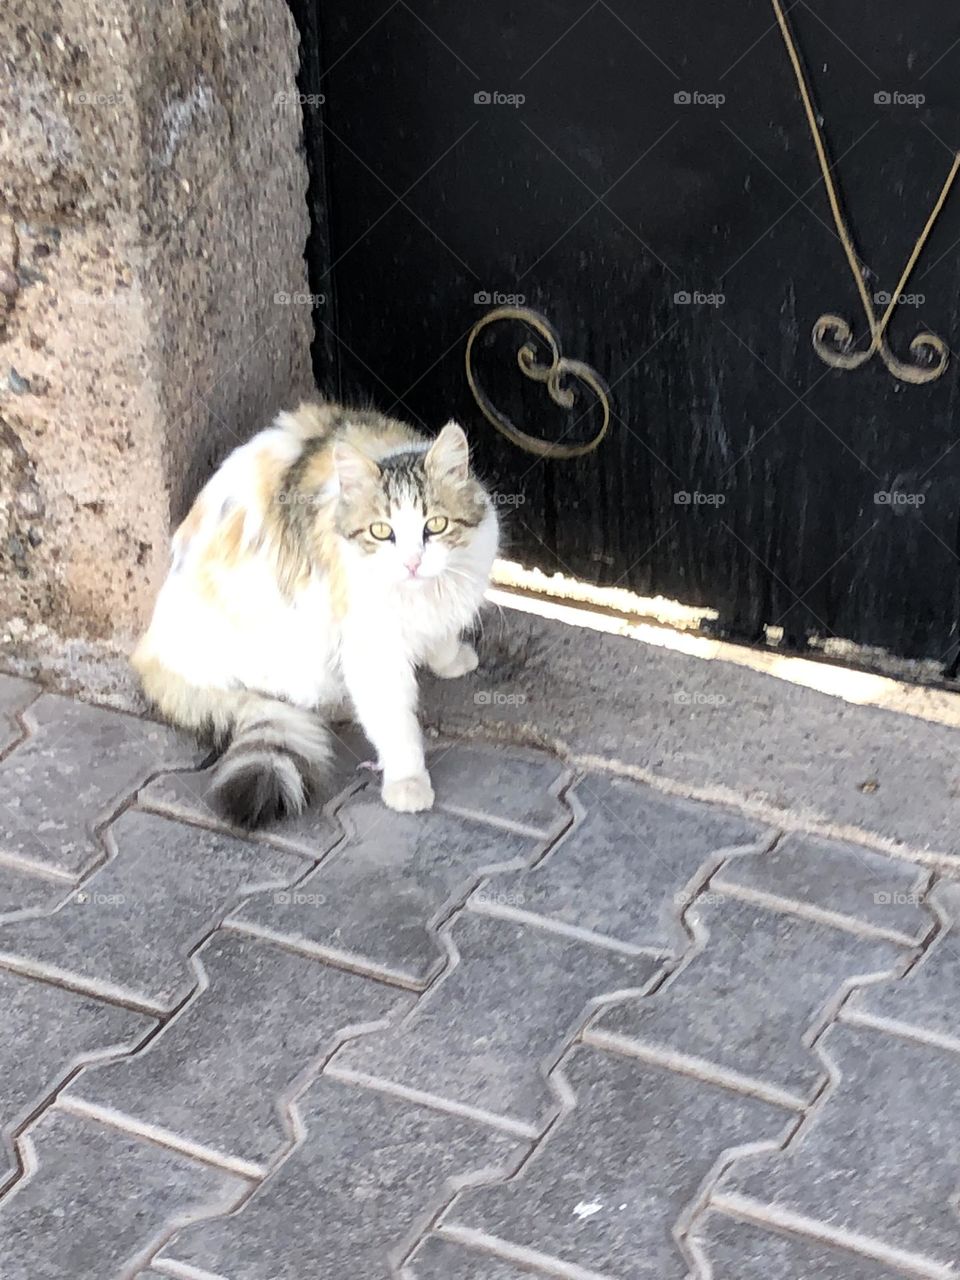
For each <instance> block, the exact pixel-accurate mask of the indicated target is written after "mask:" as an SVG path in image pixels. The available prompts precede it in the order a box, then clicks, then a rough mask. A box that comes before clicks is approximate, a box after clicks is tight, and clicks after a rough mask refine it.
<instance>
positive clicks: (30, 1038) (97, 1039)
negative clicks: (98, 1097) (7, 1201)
mask: <svg viewBox="0 0 960 1280" xmlns="http://www.w3.org/2000/svg"><path fill="white" fill-rule="evenodd" d="M0 1011H2V1012H0V1028H2V1034H0V1136H2V1137H3V1139H4V1141H3V1143H0V1183H3V1182H4V1181H5V1180H6V1175H7V1174H8V1173H9V1172H10V1170H11V1169H12V1168H13V1167H14V1165H13V1161H12V1159H11V1157H10V1153H9V1142H10V1138H11V1135H12V1133H13V1132H14V1130H15V1129H16V1128H17V1126H18V1125H20V1124H22V1123H23V1122H24V1120H26V1119H27V1118H28V1116H29V1115H30V1113H31V1111H33V1110H34V1108H35V1107H37V1106H38V1104H40V1103H41V1102H42V1101H43V1100H44V1099H45V1098H46V1097H48V1096H49V1095H50V1094H51V1093H52V1091H53V1090H55V1089H56V1088H57V1086H58V1085H60V1084H61V1083H62V1082H63V1081H65V1080H66V1079H67V1077H68V1076H69V1074H70V1072H71V1071H72V1070H73V1069H74V1068H75V1067H77V1066H78V1065H79V1064H80V1063H81V1062H83V1061H86V1060H88V1059H90V1058H92V1057H95V1056H98V1055H101V1054H107V1053H121V1052H123V1051H124V1050H126V1051H129V1050H131V1049H133V1048H135V1047H136V1045H137V1044H138V1043H139V1042H140V1041H141V1040H142V1039H143V1037H144V1036H145V1035H146V1034H147V1033H148V1032H149V1031H150V1030H151V1028H152V1027H153V1026H155V1025H156V1024H155V1021H154V1019H153V1018H149V1017H146V1016H144V1015H143V1014H140V1013H133V1012H131V1011H130V1010H129V1009H122V1008H119V1007H118V1006H116V1005H111V1004H106V1003H104V1002H103V1001H101V1000H94V999H91V998H90V997H89V996H82V995H77V994H76V993H74V992H72V991H66V990H64V988H63V987H55V986H51V985H50V984H49V983H46V982H36V981H34V980H33V979H31V978H25V977H23V976H21V975H20V974H15V973H8V972H6V971H4V970H2V969H0ZM5 1148H7V1149H5ZM2 1274H3V1271H2V1267H0V1275H2Z"/></svg>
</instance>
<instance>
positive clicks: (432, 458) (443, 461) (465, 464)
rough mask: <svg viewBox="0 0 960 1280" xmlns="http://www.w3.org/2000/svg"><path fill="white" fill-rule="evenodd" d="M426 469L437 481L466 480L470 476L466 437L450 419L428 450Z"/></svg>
mask: <svg viewBox="0 0 960 1280" xmlns="http://www.w3.org/2000/svg"><path fill="white" fill-rule="evenodd" d="M427 467H428V468H429V469H430V471H432V472H433V474H434V475H435V476H437V478H438V479H449V480H466V478H467V476H468V475H469V474H470V446H469V445H468V444H467V435H466V432H465V431H464V429H463V427H461V426H460V424H459V423H458V422H454V421H453V419H452V418H451V420H450V421H449V422H448V423H447V425H446V426H445V427H444V428H443V430H442V431H441V432H440V434H439V435H438V436H437V438H436V440H434V442H433V444H432V445H431V446H430V448H429V449H428V451H427Z"/></svg>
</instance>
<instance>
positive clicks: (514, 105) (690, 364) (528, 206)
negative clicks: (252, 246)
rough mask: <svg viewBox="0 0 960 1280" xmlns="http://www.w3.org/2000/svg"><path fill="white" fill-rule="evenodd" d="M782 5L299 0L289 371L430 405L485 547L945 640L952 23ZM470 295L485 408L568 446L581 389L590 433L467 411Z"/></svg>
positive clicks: (750, 606)
mask: <svg viewBox="0 0 960 1280" xmlns="http://www.w3.org/2000/svg"><path fill="white" fill-rule="evenodd" d="M783 3H784V7H785V9H786V13H785V14H783V13H782V12H781V10H780V8H779V4H778V3H775V0H740V2H739V3H738V4H736V5H720V4H713V3H707V0H699V2H697V0H675V2H674V3H673V4H670V5H662V4H659V3H658V4H654V3H652V0H633V3H632V4H626V3H623V2H622V0H617V2H614V3H607V0H596V2H595V3H593V4H590V3H589V0H576V2H575V0H527V3H524V4H522V5H521V4H517V3H514V2H508V0H484V3H483V4H475V5H468V4H465V3H464V2H463V0H459V3H442V2H441V0H395V2H393V3H391V0H298V3H297V6H296V9H297V16H298V19H299V21H300V23H301V29H302V31H303V34H304V42H305V57H304V70H303V76H302V83H301V88H302V89H303V91H304V93H307V94H311V93H312V94H314V95H321V94H322V96H323V98H324V101H323V103H322V105H316V106H311V105H308V106H307V108H306V110H305V119H306V129H307V139H306V141H307V147H308V154H309V157H310V161H311V167H312V197H311V198H312V204H313V216H314V234H313V240H312V245H311V273H312V281H313V289H314V291H315V292H316V293H318V294H320V293H322V294H324V295H325V298H326V301H325V303H324V304H323V305H321V306H319V307H318V308H317V310H316V322H317V334H318V337H317V349H316V365H317V376H318V381H319V383H320V385H321V386H322V387H324V388H325V389H327V390H329V391H331V392H334V393H338V394H340V395H342V396H344V397H346V398H350V399H368V400H369V399H372V400H373V401H374V402H375V403H376V404H377V405H378V406H380V407H381V408H383V409H386V410H392V411H394V412H395V413H397V414H399V415H401V416H406V417H408V418H409V419H411V420H413V421H417V422H420V423H423V424H425V425H427V426H430V427H432V428H433V427H436V426H438V425H439V424H441V423H442V422H443V421H445V419H446V418H447V417H449V416H451V415H454V416H457V417H459V418H460V419H461V421H463V423H464V424H465V425H466V426H467V428H468V430H469V431H470V432H471V434H472V436H473V439H474V441H475V444H476V450H477V454H478V456H479V459H480V461H481V466H482V469H483V470H484V472H485V473H486V475H487V476H488V477H489V479H490V481H491V483H492V484H493V485H494V486H495V487H496V489H497V490H498V491H499V492H500V493H501V495H503V501H504V506H505V508H506V507H509V510H510V515H509V518H508V521H507V523H508V536H509V542H510V545H509V548H508V550H509V553H510V554H512V555H513V556H514V558H517V559H520V560H522V561H524V562H526V563H528V564H537V565H540V566H541V567H543V568H546V569H548V570H554V569H560V570H562V571H564V572H567V573H570V574H572V575H575V576H578V577H581V578H587V579H589V580H591V581H594V582H596V583H600V584H613V583H616V584H619V585H622V586H626V587H630V588H632V589H634V590H636V591H638V592H640V593H642V594H645V595H654V594H663V595H666V596H669V597H674V598H678V599H680V600H682V601H684V602H685V603H689V604H695V605H706V606H711V607H713V608H715V609H717V610H719V617H720V624H721V627H722V629H723V631H724V632H725V633H726V634H728V635H732V636H736V637H739V638H747V639H754V638H758V637H759V636H760V635H761V633H762V629H763V627H764V625H765V624H775V625H778V626H781V627H783V629H784V633H785V636H786V639H787V642H788V643H790V644H792V645H794V646H797V647H802V646H803V645H804V644H805V643H807V642H808V641H809V640H811V639H812V638H815V637H819V638H820V639H821V640H822V639H824V638H826V637H830V636H838V637H841V638H844V639H848V640H851V641H855V642H858V643H860V644H867V645H879V646H883V647H885V648H887V649H890V650H892V651H894V652H896V653H898V654H902V655H906V656H922V657H928V658H934V659H940V658H943V659H945V660H946V661H949V660H950V658H952V656H953V653H954V648H953V645H954V640H955V637H956V631H957V614H958V598H957V585H958V578H957V566H958V559H957V550H958V525H957V516H958V501H957V499H958V478H960V448H954V445H955V443H956V442H957V439H958V437H957V433H956V428H955V422H956V420H957V404H956V401H957V372H958V368H960V364H958V357H957V356H956V355H954V353H953V352H954V350H960V307H958V305H957V298H958V293H960V288H958V286H960V272H958V262H957V257H958V243H960V182H958V183H957V186H956V187H954V186H953V185H952V178H953V176H954V175H955V169H954V165H955V153H956V150H957V148H958V146H960V116H958V108H960V13H958V11H957V10H956V8H955V7H954V6H948V5H946V4H945V3H943V0H915V2H914V3H913V4H912V5H909V6H908V5H905V4H903V2H902V0H896V2H895V0H848V2H847V3H846V4H844V5H842V6H838V5H834V4H829V3H827V0H810V2H809V3H807V0H792V3H791V0H783ZM318 6H319V7H318ZM781 17H782V18H783V22H782V24H781V21H780V18H781ZM791 52H793V53H795V55H796V65H795V64H794V62H793V60H792V57H791ZM805 96H806V98H807V100H808V102H809V111H808V109H807V105H806V104H805V101H804V98H805ZM817 139H819V140H820V142H821V143H822V146H823V160H822V162H821V159H820V158H819V157H818V152H817ZM823 165H826V166H827V171H828V172H829V174H830V184H828V183H827V181H826V180H825V178H824V172H823ZM831 197H832V200H831ZM834 205H835V208H834V207H833V206H834ZM928 222H929V223H930V226H929V228H927V224H928ZM925 228H927V230H928V234H927V235H926V238H925V239H924V238H923V236H922V233H924V231H925ZM847 236H849V243H847V244H845V238H846V237H847ZM915 250H919V252H918V253H915ZM911 256H916V262H915V265H914V267H913V270H912V272H911V273H910V274H909V276H908V277H907V279H906V280H905V281H904V282H903V283H902V284H901V283H900V281H901V277H902V275H903V271H904V267H905V266H906V264H907V263H908V261H909V260H910V258H911ZM854 268H857V274H855V271H854ZM858 275H859V278H860V281H861V282H862V288H861V286H860V284H859V283H858ZM898 289H899V295H902V296H899V295H897V291H898ZM888 295H897V296H898V304H897V305H895V306H894V307H893V308H892V309H891V308H890V307H889V306H888V304H887V303H886V302H885V301H884V297H885V296H888ZM500 308H506V310H507V314H506V315H502V316H501V318H499V319H497V318H494V319H493V320H492V321H491V322H490V323H488V324H486V325H485V326H484V327H483V328H482V329H481V330H480V331H479V332H478V333H476V334H475V337H474V342H473V351H472V363H473V370H474V380H475V382H476V384H477V387H478V394H479V395H480V397H481V399H484V398H485V400H484V402H485V403H486V404H487V410H488V413H491V414H495V415H497V416H499V417H500V418H501V420H502V421H503V423H504V424H505V425H507V427H508V430H509V424H513V426H514V427H516V428H517V429H518V430H519V431H521V432H524V433H526V435H527V436H530V437H535V438H536V439H538V440H541V441H547V442H551V441H552V442H558V441H559V442H561V443H562V444H563V445H566V446H570V445H577V444H588V443H589V442H590V441H591V440H592V439H593V438H594V437H595V436H596V435H597V433H598V432H599V431H600V429H601V428H602V424H603V395H604V392H603V384H606V387H608V388H609V391H608V403H609V415H610V416H609V430H608V431H607V433H606V435H605V436H604V437H603V439H602V441H601V442H600V443H599V445H598V446H597V447H596V448H594V449H592V450H591V451H587V452H583V453H581V454H579V455H578V456H575V457H557V456H547V457H543V456H540V455H539V454H537V453H532V452H529V451H527V450H526V449H524V448H521V447H518V445H517V443H515V442H512V441H511V440H509V439H508V438H506V436H505V435H503V434H501V433H499V432H498V431H497V430H495V428H494V426H493V425H491V423H490V421H488V418H487V417H486V416H485V415H484V413H483V412H482V411H481V407H480V405H479V403H478V399H477V398H476V397H475V395H474V393H473V391H472V390H471V386H470V382H469V380H468V378H467V375H466V370H465V364H464V357H465V349H466V346H467V342H468V338H469V336H470V333H471V330H472V329H473V328H474V326H475V325H476V324H477V322H478V321H480V320H481V319H482V318H483V317H485V316H487V315H488V313H490V312H491V311H499V309H500ZM518 310H519V311H520V312H522V313H525V312H527V311H531V312H533V313H535V314H536V315H537V316H542V317H544V318H545V320H546V322H547V323H548V324H549V326H551V327H552V329H553V331H554V332H555V334H556V336H557V342H558V344H559V347H560V354H561V355H562V356H563V357H565V358H570V359H573V360H579V361H582V362H584V363H585V364H586V365H587V366H589V368H588V369H587V370H585V371H582V372H583V376H584V377H585V378H586V382H584V381H582V380H580V379H578V377H577V376H575V375H576V372H577V371H576V370H575V371H574V373H570V372H567V373H566V374H564V376H562V377H559V378H556V379H554V380H552V381H551V379H549V378H547V377H546V375H545V373H544V372H543V371H542V370H544V369H545V368H546V367H549V365H550V362H551V355H552V354H555V353H551V351H550V348H549V343H548V342H547V341H546V340H545V339H544V337H543V335H542V333H540V334H539V335H538V332H537V330H536V328H531V327H530V324H529V323H527V322H525V321H524V320H523V319H522V318H511V315H512V313H513V312H514V311H518ZM887 312H889V315H887V314H885V313H887ZM868 313H869V317H870V318H869V320H868ZM536 323H537V322H536V320H535V318H534V324H536ZM845 325H847V326H849V332H848V331H847V330H846V329H845V328H844V326H845ZM815 330H816V334H815ZM525 343H526V344H529V345H530V348H531V351H532V353H533V354H532V355H530V354H529V353H528V364H531V365H532V368H527V369H523V368H521V366H520V363H518V356H517V352H518V349H519V348H521V347H522V346H523V345H524V344H525ZM538 370H541V372H540V373H539V376H538ZM590 370H594V371H596V374H597V378H598V382H597V383H596V385H595V386H592V385H588V384H592V383H593V378H592V375H591V373H590ZM531 374H532V375H533V376H531ZM564 389H567V390H568V391H573V393H574V394H573V396H572V397H567V398H570V399H572V403H571V404H569V405H567V404H564V403H562V401H563V400H564V399H565V397H564V395H563V394H562V393H563V391H564ZM551 391H552V392H553V395H551ZM598 393H599V395H598ZM558 401H561V403H558ZM521 443H522V442H521Z"/></svg>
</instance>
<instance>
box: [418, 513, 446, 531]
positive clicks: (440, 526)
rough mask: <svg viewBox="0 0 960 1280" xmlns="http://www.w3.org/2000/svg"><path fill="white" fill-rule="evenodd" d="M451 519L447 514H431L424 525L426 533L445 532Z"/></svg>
mask: <svg viewBox="0 0 960 1280" xmlns="http://www.w3.org/2000/svg"><path fill="white" fill-rule="evenodd" d="M449 523H450V521H449V520H448V519H447V517H446V516H431V517H430V519H429V520H428V521H427V523H426V524H425V525H424V526H423V531H424V533H428V534H430V533H443V531H444V529H446V527H447V525H448V524H449Z"/></svg>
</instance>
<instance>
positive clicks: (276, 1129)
mask: <svg viewBox="0 0 960 1280" xmlns="http://www.w3.org/2000/svg"><path fill="white" fill-rule="evenodd" d="M197 959H198V960H199V961H200V963H201V964H202V966H203V969H204V971H205V974H206V978H207V980H208V981H209V984H210V985H209V986H208V987H206V989H205V990H202V991H201V992H200V993H199V994H198V995H197V996H196V997H195V998H194V999H193V1000H192V1001H191V1002H190V1003H189V1004H188V1005H187V1006H186V1007H185V1008H184V1009H182V1010H181V1012H180V1013H179V1014H178V1015H177V1016H176V1017H175V1018H174V1019H173V1020H172V1021H171V1022H170V1023H169V1025H168V1026H167V1027H166V1028H165V1029H164V1030H163V1031H162V1032H161V1033H160V1035H158V1036H157V1037H155V1038H154V1039H153V1040H152V1041H151V1043H150V1045H149V1046H148V1047H147V1049H145V1050H144V1052H142V1053H140V1054H137V1055H136V1057H132V1058H126V1059H124V1060H123V1061H121V1062H115V1063H111V1064H110V1065H108V1066H104V1067H102V1068H99V1069H96V1070H88V1071H85V1072H84V1073H83V1075H82V1076H80V1077H78V1078H77V1079H76V1080H74V1081H73V1082H72V1084H71V1086H70V1088H69V1089H68V1091H67V1092H68V1094H69V1096H70V1097H71V1098H73V1099H81V1100H82V1101H83V1102H85V1103H92V1104H93V1105H94V1106H96V1107H104V1108H108V1109H110V1110H111V1111H112V1112H122V1113H124V1114H125V1115H126V1116H128V1117H132V1118H133V1119H134V1120H135V1122H138V1123H139V1122H145V1123H147V1124H150V1125H153V1126H156V1127H157V1128H159V1129H163V1130H165V1131H167V1132H168V1133H171V1134H175V1135H178V1136H179V1137H181V1138H186V1139H189V1140H190V1141H191V1142H192V1143H196V1144H199V1145H201V1146H202V1147H204V1148H206V1149H207V1150H209V1151H212V1152H214V1153H217V1154H219V1155H220V1156H225V1157H234V1158H236V1159H240V1160H244V1161H247V1162H250V1163H251V1164H253V1165H257V1164H260V1165H263V1164H265V1163H266V1162H267V1161H268V1160H269V1159H270V1158H271V1157H272V1156H274V1155H276V1154H277V1153H278V1152H280V1151H281V1150H282V1149H283V1148H284V1147H286V1146H288V1145H289V1144H290V1141H291V1138H290V1134H289V1133H288V1130H287V1128H286V1127H285V1125H284V1121H283V1117H282V1114H281V1107H280V1099H281V1098H282V1096H283V1095H284V1094H285V1093H286V1091H287V1090H288V1089H289V1087H290V1085H291V1084H292V1082H293V1081H294V1080H295V1079H296V1077H297V1076H298V1075H299V1074H300V1073H301V1072H303V1071H304V1069H306V1068H308V1067H309V1066H310V1064H311V1063H313V1062H315V1061H316V1060H317V1059H318V1058H319V1057H320V1056H321V1055H322V1054H324V1053H330V1052H332V1050H333V1049H334V1048H335V1047H336V1043H337V1032H338V1031H342V1030H345V1029H347V1028H350V1027H352V1026H355V1025H357V1024H364V1023H374V1022H377V1021H379V1020H380V1019H382V1018H384V1017H385V1016H386V1015H387V1014H388V1013H390V1012H391V1010H394V1009H397V1008H398V1006H399V1007H400V1008H403V1007H407V1006H408V1005H409V1003H410V1000H411V999H412V997H410V996H407V995H399V993H398V992H397V991H396V990H391V989H390V988H389V987H385V986H383V985H382V984H379V983H376V982H372V981H371V980H370V979H367V978H360V977H357V976H356V975H355V974H352V973H343V972H340V971H338V970H336V969H331V968H329V967H328V966H327V965H323V964H320V963H319V962H318V961H316V960H311V959H309V958H308V957H306V956H302V955H294V954H292V953H291V952H289V951H284V950H282V949H281V948H280V947H276V946H271V945H269V944H267V943H263V942H260V941H257V940H254V939H252V938H249V937H245V936H244V935H242V934H237V933H230V932H229V931H226V930H218V932H217V933H215V934H214V935H213V937H212V938H211V939H210V941H209V942H207V943H205V944H204V946H203V947H202V948H201V949H200V951H199V952H198V953H197ZM118 1123H122V1122H120V1121H118Z"/></svg>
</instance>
